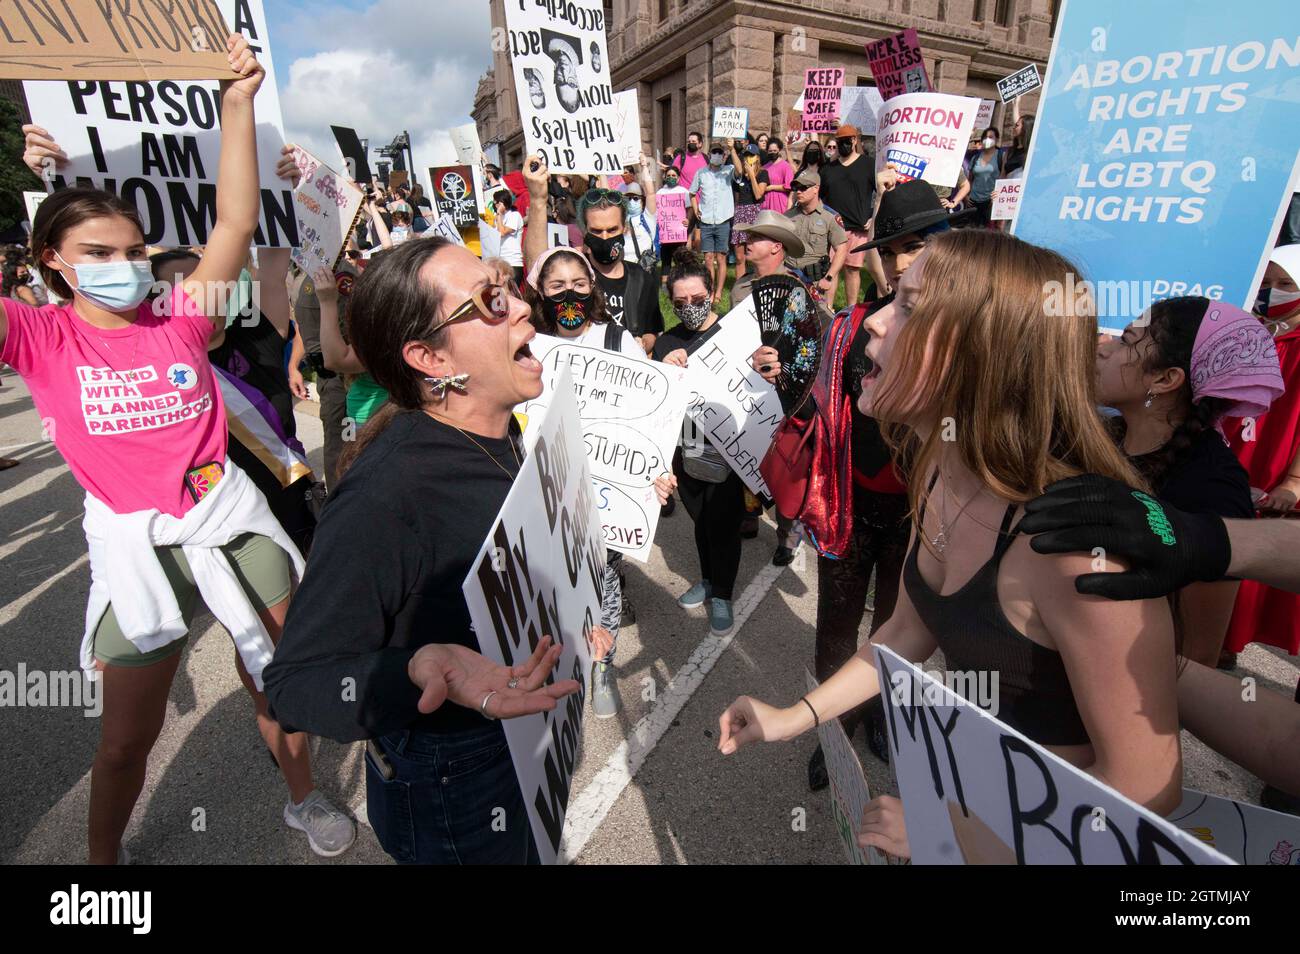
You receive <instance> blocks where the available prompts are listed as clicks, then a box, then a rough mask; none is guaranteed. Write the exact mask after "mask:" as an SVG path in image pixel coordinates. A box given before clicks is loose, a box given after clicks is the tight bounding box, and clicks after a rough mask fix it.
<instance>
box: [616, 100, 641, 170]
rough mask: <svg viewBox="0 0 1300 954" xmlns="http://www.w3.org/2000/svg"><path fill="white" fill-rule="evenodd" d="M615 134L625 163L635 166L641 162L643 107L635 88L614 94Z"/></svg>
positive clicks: (620, 157)
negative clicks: (639, 103)
mask: <svg viewBox="0 0 1300 954" xmlns="http://www.w3.org/2000/svg"><path fill="white" fill-rule="evenodd" d="M614 135H615V138H616V139H617V141H618V155H619V159H620V160H621V161H622V163H623V165H625V166H635V165H636V164H637V163H638V162H640V161H641V107H640V106H639V105H638V103H637V98H636V90H634V89H627V90H624V91H623V92H621V93H615V94H614Z"/></svg>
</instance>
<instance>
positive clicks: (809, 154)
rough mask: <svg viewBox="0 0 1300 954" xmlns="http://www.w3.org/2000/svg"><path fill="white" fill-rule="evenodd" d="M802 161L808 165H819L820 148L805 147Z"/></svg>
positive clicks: (820, 159)
mask: <svg viewBox="0 0 1300 954" xmlns="http://www.w3.org/2000/svg"><path fill="white" fill-rule="evenodd" d="M803 161H804V162H805V163H807V164H808V165H810V166H819V165H821V162H822V154H821V150H818V149H807V150H805V151H804V154H803Z"/></svg>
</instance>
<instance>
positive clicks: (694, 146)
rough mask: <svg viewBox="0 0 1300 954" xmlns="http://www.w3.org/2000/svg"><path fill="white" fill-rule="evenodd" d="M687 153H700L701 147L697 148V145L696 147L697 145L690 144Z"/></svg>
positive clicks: (687, 145)
mask: <svg viewBox="0 0 1300 954" xmlns="http://www.w3.org/2000/svg"><path fill="white" fill-rule="evenodd" d="M686 151H687V152H699V151H700V147H699V146H697V145H695V143H692V142H688V143H687V144H686Z"/></svg>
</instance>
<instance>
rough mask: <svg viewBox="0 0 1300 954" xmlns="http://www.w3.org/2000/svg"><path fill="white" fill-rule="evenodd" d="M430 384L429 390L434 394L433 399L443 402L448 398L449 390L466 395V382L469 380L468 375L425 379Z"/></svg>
mask: <svg viewBox="0 0 1300 954" xmlns="http://www.w3.org/2000/svg"><path fill="white" fill-rule="evenodd" d="M424 380H426V381H428V382H429V389H430V390H431V391H432V392H433V399H434V400H435V401H441V400H443V398H445V397H446V396H447V388H452V389H454V390H456V391H459V392H460V393H461V394H464V393H465V382H466V381H468V380H469V375H468V374H446V375H443V376H442V377H440V378H425V379H424Z"/></svg>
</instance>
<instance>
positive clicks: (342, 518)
mask: <svg viewBox="0 0 1300 954" xmlns="http://www.w3.org/2000/svg"><path fill="white" fill-rule="evenodd" d="M511 431H512V433H515V432H516V428H515V426H514V424H513V422H512V424H511ZM473 439H474V440H475V441H477V442H478V443H479V444H481V445H482V448H480V447H477V446H475V445H474V443H473V442H472V441H471V440H470V438H469V437H467V436H465V435H464V434H462V433H460V432H458V431H457V430H455V429H454V428H452V427H450V426H448V425H446V424H443V423H441V422H439V421H436V420H434V419H433V418H431V417H429V416H428V415H427V414H423V413H420V412H414V411H413V412H405V413H401V414H399V415H398V416H397V417H396V419H395V420H394V421H393V423H392V424H391V425H389V427H388V429H387V430H385V431H384V432H383V433H382V434H381V435H379V436H378V437H377V438H375V440H374V442H373V443H372V444H371V445H370V446H369V447H367V448H366V449H365V450H364V451H363V452H362V453H361V455H360V456H359V457H358V459H357V461H356V463H354V464H353V465H352V467H351V468H350V469H349V470H348V472H347V474H346V475H345V476H344V477H343V479H342V480H341V481H340V482H339V485H338V488H337V489H336V490H334V491H333V493H332V494H331V495H330V499H329V502H328V503H327V504H326V506H325V510H324V513H323V514H322V517H321V522H320V525H319V526H318V527H317V530H316V538H315V543H314V545H313V547H312V552H311V557H310V559H309V560H308V562H307V569H306V572H305V573H304V574H303V581H302V585H301V586H300V587H299V588H298V591H297V592H296V593H295V594H294V597H293V602H292V603H291V604H290V605H289V615H288V619H287V620H286V621H285V628H284V635H283V636H282V638H281V640H280V644H279V646H277V647H276V650H275V656H274V658H273V659H272V661H271V664H270V665H269V666H267V668H266V670H265V672H264V679H265V684H266V694H267V699H268V701H269V703H270V707H271V713H272V715H273V716H274V717H275V718H276V719H277V720H278V721H279V722H280V723H281V725H283V726H284V727H285V728H286V729H288V730H290V731H306V732H313V733H315V734H317V735H323V736H326V737H328V738H331V739H337V740H339V741H345V742H347V741H354V740H356V739H362V738H367V737H373V736H377V735H384V734H387V733H389V732H395V731H398V730H400V729H415V730H420V731H427V732H458V731H464V730H467V729H472V728H481V727H482V726H483V725H485V724H487V722H486V720H485V719H484V718H483V716H481V715H480V714H479V713H478V712H475V711H473V710H471V709H466V708H464V707H462V706H458V705H455V704H454V703H451V702H447V703H444V704H443V705H442V707H441V708H439V709H438V710H436V711H435V712H433V713H431V714H429V715H421V714H420V712H419V711H418V710H417V709H416V703H417V702H418V701H419V698H420V690H419V689H418V688H417V687H416V686H415V685H414V684H413V683H412V682H411V680H410V677H409V676H408V675H407V663H409V662H410V660H411V657H412V656H414V655H415V651H416V650H417V649H419V648H420V647H421V646H424V645H426V644H428V643H459V644H460V645H462V646H468V647H470V648H471V649H474V650H476V651H477V650H478V640H477V639H476V638H475V635H474V631H473V628H472V626H471V623H470V616H469V610H468V608H467V607H466V605H465V598H464V596H463V595H462V594H461V584H462V583H463V582H464V580H465V577H466V575H467V574H468V573H469V570H470V566H471V565H472V563H473V561H474V558H475V557H476V556H477V555H478V551H479V548H480V547H481V546H482V545H483V541H484V540H485V539H486V538H487V535H488V532H489V531H490V530H491V528H492V523H493V522H494V521H495V520H496V516H497V513H498V512H499V511H500V509H501V505H502V503H503V502H504V501H505V498H506V494H507V493H509V491H510V486H511V483H512V479H511V477H510V474H514V473H515V472H516V471H517V470H518V465H517V463H516V456H515V454H514V453H513V452H512V450H511V443H510V439H505V438H503V439H496V440H493V439H491V438H487V437H481V436H479V435H477V434H476V435H474V437H473ZM489 453H490V454H491V455H492V456H491V457H489V456H488V454H489ZM498 462H499V464H500V466H498ZM502 468H504V469H502ZM507 472H508V473H507ZM349 679H351V680H354V682H352V683H349V682H347V680H349Z"/></svg>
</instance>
